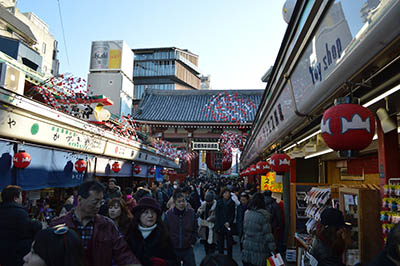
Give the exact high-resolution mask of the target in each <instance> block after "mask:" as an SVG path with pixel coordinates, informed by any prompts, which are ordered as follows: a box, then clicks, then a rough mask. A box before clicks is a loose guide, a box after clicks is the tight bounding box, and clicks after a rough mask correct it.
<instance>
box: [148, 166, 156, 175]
mask: <svg viewBox="0 0 400 266" xmlns="http://www.w3.org/2000/svg"><path fill="white" fill-rule="evenodd" d="M155 172H156V170H155V169H154V167H151V168H150V169H149V174H150V175H154V173H155Z"/></svg>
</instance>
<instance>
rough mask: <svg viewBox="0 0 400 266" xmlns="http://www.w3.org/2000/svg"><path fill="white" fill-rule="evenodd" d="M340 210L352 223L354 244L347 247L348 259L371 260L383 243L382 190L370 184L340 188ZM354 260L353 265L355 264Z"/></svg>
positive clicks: (346, 219) (347, 220)
mask: <svg viewBox="0 0 400 266" xmlns="http://www.w3.org/2000/svg"><path fill="white" fill-rule="evenodd" d="M339 201H340V210H341V211H342V212H343V215H344V219H345V221H346V222H350V223H351V224H352V230H351V239H352V240H353V241H352V245H351V246H350V247H348V249H347V251H346V258H345V259H346V262H347V263H349V264H350V263H353V264H354V263H356V262H361V263H363V264H364V263H368V262H369V261H371V260H372V259H373V258H374V257H376V256H377V254H378V253H379V251H380V250H381V246H382V241H381V240H382V234H381V230H380V227H381V226H380V221H379V210H380V206H379V202H380V199H379V191H378V190H375V189H368V188H346V187H342V188H339ZM353 264H352V265H353Z"/></svg>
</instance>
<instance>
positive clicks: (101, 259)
mask: <svg viewBox="0 0 400 266" xmlns="http://www.w3.org/2000/svg"><path fill="white" fill-rule="evenodd" d="M103 191H104V187H103V185H102V184H100V183H99V182H97V181H87V182H84V183H82V185H81V186H80V187H79V191H78V206H76V209H72V210H71V211H70V212H69V213H67V214H66V215H64V216H61V217H60V218H57V219H54V220H53V222H52V226H54V225H58V224H65V225H66V226H68V227H69V228H72V229H73V230H74V231H76V232H77V233H78V234H79V236H80V237H81V239H82V246H83V248H84V252H85V259H86V264H87V265H90V266H111V265H112V263H113V261H114V262H115V263H116V264H117V265H121V266H133V265H141V264H140V262H139V261H138V260H137V258H136V257H135V255H134V254H133V253H132V251H131V250H130V248H129V246H128V244H127V243H126V242H125V240H124V239H123V237H122V236H121V235H120V233H119V232H118V229H117V227H116V226H115V224H114V222H113V221H112V220H111V219H109V218H107V217H105V216H102V215H99V214H98V212H99V209H100V206H101V204H102V203H103Z"/></svg>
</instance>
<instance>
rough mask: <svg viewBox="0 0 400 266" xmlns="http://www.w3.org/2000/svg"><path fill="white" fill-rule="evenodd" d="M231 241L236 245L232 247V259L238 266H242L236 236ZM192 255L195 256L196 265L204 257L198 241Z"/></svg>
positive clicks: (202, 248)
mask: <svg viewBox="0 0 400 266" xmlns="http://www.w3.org/2000/svg"><path fill="white" fill-rule="evenodd" d="M233 239H234V240H235V241H236V244H235V245H234V246H233V259H234V260H235V261H236V262H237V264H238V265H239V266H242V257H241V253H240V248H239V241H238V238H237V237H236V236H234V237H233ZM225 254H226V251H225ZM194 255H195V256H196V265H200V262H201V260H202V259H203V258H204V257H205V256H206V254H205V252H204V247H203V245H202V244H200V241H197V243H196V245H195V247H194Z"/></svg>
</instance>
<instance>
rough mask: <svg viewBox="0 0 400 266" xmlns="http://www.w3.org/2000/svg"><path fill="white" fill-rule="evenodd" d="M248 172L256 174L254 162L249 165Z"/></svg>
mask: <svg viewBox="0 0 400 266" xmlns="http://www.w3.org/2000/svg"><path fill="white" fill-rule="evenodd" d="M249 174H250V175H256V174H257V168H256V165H255V164H252V165H250V167H249Z"/></svg>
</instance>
